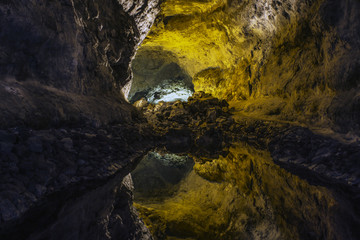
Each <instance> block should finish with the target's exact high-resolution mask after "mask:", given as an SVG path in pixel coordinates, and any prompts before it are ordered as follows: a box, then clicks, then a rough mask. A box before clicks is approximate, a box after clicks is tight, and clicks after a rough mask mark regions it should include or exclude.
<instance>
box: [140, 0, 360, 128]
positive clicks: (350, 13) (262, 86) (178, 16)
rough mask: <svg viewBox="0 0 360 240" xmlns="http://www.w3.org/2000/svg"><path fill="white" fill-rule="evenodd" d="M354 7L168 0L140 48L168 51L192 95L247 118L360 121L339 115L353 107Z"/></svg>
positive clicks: (315, 0) (358, 62)
mask: <svg viewBox="0 0 360 240" xmlns="http://www.w3.org/2000/svg"><path fill="white" fill-rule="evenodd" d="M349 5H351V7H348V6H349ZM359 6H360V4H359V2H358V1H354V0H348V1H335V0H329V1H320V0H311V1H306V2H304V1H300V0H292V1H288V0H282V1H268V0H261V1H255V0H249V1H236V0H232V1H231V0H229V1H224V0H213V1H195V0H191V1H189V0H186V1H185V0H168V1H165V2H164V3H163V5H162V12H161V13H160V17H159V18H158V21H157V22H156V24H155V25H154V27H153V28H152V31H151V33H150V34H149V35H148V37H147V38H146V39H145V41H144V43H143V45H142V47H143V48H149V47H159V46H161V47H162V48H163V49H164V51H169V52H171V53H172V54H173V55H174V56H176V57H177V59H178V60H179V65H180V66H181V68H183V69H184V70H185V71H186V72H188V73H189V75H190V76H191V77H193V78H194V80H193V83H194V87H195V90H196V91H199V90H202V91H205V92H209V93H211V94H213V95H214V96H216V97H220V98H224V99H227V100H230V101H236V102H240V103H241V105H240V106H241V108H242V109H243V110H244V111H245V112H247V113H248V114H253V115H256V116H258V115H260V116H267V117H275V118H277V119H278V118H281V119H287V120H297V121H307V122H311V123H312V124H317V123H318V124H323V125H324V124H327V123H328V122H329V121H327V120H326V119H329V118H330V119H333V120H335V122H336V123H342V125H344V124H343V122H344V121H348V122H351V121H357V120H358V117H357V116H353V115H348V116H347V117H346V118H345V117H344V118H343V117H339V116H338V115H339V112H340V113H343V114H346V111H349V108H357V106H358V105H357V104H358V103H357V100H356V99H357V95H356V92H355V91H354V90H352V91H348V89H350V88H352V87H356V86H357V84H356V81H357V80H358V78H359V70H358V69H359V66H360V57H359V56H360V54H359V53H360V47H359V46H360V45H359V40H360V31H359V21H358V20H357V18H356V16H358V13H359V9H360V7H359ZM344 92H345V95H346V99H345V101H340V102H339V101H338V100H337V99H338V98H336V96H339V97H342V96H343V95H344ZM334 96H335V98H334ZM243 100H247V101H243ZM329 107H330V109H331V112H329V111H328V108H329ZM344 107H345V109H344ZM346 108H348V109H346ZM324 115H327V116H328V117H329V118H324ZM310 119H311V120H310Z"/></svg>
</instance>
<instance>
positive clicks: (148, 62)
mask: <svg viewBox="0 0 360 240" xmlns="http://www.w3.org/2000/svg"><path fill="white" fill-rule="evenodd" d="M131 67H132V71H133V74H134V77H133V81H132V85H131V90H130V92H129V96H128V98H129V99H130V101H131V102H135V101H137V100H139V99H141V98H142V97H146V98H147V100H150V99H149V98H150V97H151V96H148V95H149V92H150V91H151V90H155V88H160V89H159V90H160V91H159V92H161V89H174V88H176V87H178V89H174V92H177V91H180V90H182V89H189V90H190V91H192V92H193V89H194V86H193V84H192V78H191V77H190V76H189V74H188V73H187V72H186V71H185V70H184V69H182V68H181V67H180V66H179V60H178V59H177V57H176V55H175V54H173V53H172V52H168V51H163V50H162V48H161V47H158V48H147V47H141V48H139V50H138V51H137V53H136V56H135V58H134V60H133V61H132V63H131ZM154 94H156V93H152V95H154ZM158 95H160V94H158Z"/></svg>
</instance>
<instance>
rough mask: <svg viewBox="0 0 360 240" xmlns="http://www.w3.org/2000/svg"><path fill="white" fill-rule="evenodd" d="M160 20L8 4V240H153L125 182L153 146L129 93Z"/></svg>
mask: <svg viewBox="0 0 360 240" xmlns="http://www.w3.org/2000/svg"><path fill="white" fill-rule="evenodd" d="M158 11H159V1H157V0H154V1H116V0H104V1H91V0H89V1H87V0H80V1H72V0H56V1H45V0H34V1H25V0H24V1H13V0H6V1H1V2H0V238H1V239H151V236H150V234H149V232H148V230H147V229H146V227H145V226H144V224H143V223H142V222H141V221H140V220H139V218H138V216H137V213H136V210H135V209H134V208H133V207H132V183H131V179H130V178H129V177H127V178H125V179H124V177H125V176H126V175H127V174H128V173H129V172H130V171H131V168H132V167H133V166H134V165H135V164H136V161H137V160H138V158H140V157H141V156H142V155H143V154H144V153H146V152H147V151H148V150H149V148H150V147H151V143H150V141H152V140H153V139H152V138H151V136H152V135H151V134H150V133H149V132H148V130H147V127H146V124H145V122H144V121H143V120H142V118H141V117H140V116H139V114H138V113H137V111H136V109H135V108H134V107H133V106H131V105H130V104H129V103H127V102H126V100H125V99H124V97H123V95H122V93H121V90H122V89H123V88H124V86H125V85H126V84H127V83H129V81H130V79H131V71H130V67H129V65H130V61H131V59H132V57H133V55H134V53H135V51H136V47H137V46H138V44H140V43H141V41H142V40H143V39H144V37H145V35H146V33H147V31H148V30H149V28H150V26H151V25H152V24H153V21H154V19H155V15H156V14H157V13H158ZM151 139H152V140H151ZM123 179H124V180H123Z"/></svg>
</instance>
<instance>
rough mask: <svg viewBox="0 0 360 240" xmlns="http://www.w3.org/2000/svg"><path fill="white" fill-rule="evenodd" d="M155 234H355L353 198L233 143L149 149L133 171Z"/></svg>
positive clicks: (209, 239)
mask: <svg viewBox="0 0 360 240" xmlns="http://www.w3.org/2000/svg"><path fill="white" fill-rule="evenodd" d="M132 176H133V180H134V185H135V192H134V195H135V206H136V208H137V209H138V211H139V213H140V216H141V217H142V219H143V220H144V222H145V223H146V225H147V226H148V228H149V229H150V231H151V232H152V234H153V236H154V238H155V239H206V240H217V239H221V240H223V239H229V240H233V239H234V240H235V239H358V237H359V236H360V233H359V227H360V225H359V223H360V220H359V214H358V213H357V211H358V210H357V207H356V204H355V203H354V202H353V201H351V200H350V199H349V198H348V197H347V196H346V194H343V193H342V192H341V191H340V190H336V189H328V188H325V187H322V186H316V185H311V184H309V183H308V182H307V181H306V180H303V179H300V178H299V177H298V176H295V175H293V174H291V173H289V172H287V171H286V170H284V169H282V168H281V167H279V166H278V165H276V164H274V162H273V160H272V158H271V156H270V154H269V153H268V152H267V151H262V150H258V149H255V148H253V147H251V146H248V145H247V144H245V143H237V144H233V145H232V146H231V147H229V148H228V149H226V153H225V154H222V155H219V156H217V157H215V158H208V157H201V156H193V155H191V154H189V153H188V154H182V155H174V154H171V153H166V152H163V151H159V152H150V153H149V154H148V155H147V156H145V157H144V158H143V160H142V161H141V162H140V163H139V165H138V166H137V168H136V169H135V170H134V171H133V172H132Z"/></svg>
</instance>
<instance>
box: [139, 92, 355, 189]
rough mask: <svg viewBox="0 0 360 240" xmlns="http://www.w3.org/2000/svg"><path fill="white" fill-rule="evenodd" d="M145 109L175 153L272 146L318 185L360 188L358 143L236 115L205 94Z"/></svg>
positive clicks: (283, 160) (284, 160) (290, 165)
mask: <svg viewBox="0 0 360 240" xmlns="http://www.w3.org/2000/svg"><path fill="white" fill-rule="evenodd" d="M143 110H144V115H145V117H146V118H147V120H148V122H149V123H150V125H152V127H153V128H154V129H155V131H156V132H158V133H160V134H161V135H164V136H165V138H164V142H165V143H164V145H165V146H166V147H167V149H168V150H170V151H173V152H186V151H190V152H192V153H193V154H195V155H197V156H201V155H203V156H212V157H215V156H218V155H219V154H222V155H223V154H225V153H226V146H228V145H229V144H230V143H231V142H236V141H241V142H247V143H248V144H249V145H251V146H254V147H256V148H257V149H262V150H266V149H267V150H269V151H270V153H271V154H272V157H273V158H274V160H275V161H276V162H277V163H279V164H281V165H282V166H286V168H288V169H289V171H291V172H293V173H296V174H299V175H300V176H301V177H303V178H306V179H308V180H310V181H311V182H313V183H315V184H321V185H326V186H330V185H331V184H330V183H340V184H342V185H343V186H344V187H345V188H348V187H351V188H352V187H355V188H356V189H359V187H360V177H359V176H360V172H359V171H360V170H359V169H360V167H359V166H358V161H357V159H358V156H359V154H360V148H359V146H358V143H356V142H355V143H352V144H345V143H342V142H340V141H338V140H335V139H332V138H330V137H325V136H321V135H317V134H315V133H313V132H312V131H310V130H309V129H306V128H303V127H295V126H293V125H290V124H288V123H282V122H276V121H263V120H258V119H253V118H248V117H240V116H232V115H231V111H229V109H228V104H227V102H226V101H224V100H222V101H220V100H219V99H217V98H214V97H212V96H211V95H209V94H205V93H203V92H196V93H194V95H193V96H192V97H190V98H189V101H188V102H180V101H178V102H175V103H164V102H161V103H160V104H157V105H155V106H154V105H149V106H148V107H147V108H144V109H143ZM234 118H235V119H236V121H234ZM224 150H225V151H224ZM329 182H330V183H329Z"/></svg>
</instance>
